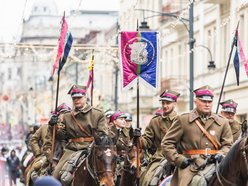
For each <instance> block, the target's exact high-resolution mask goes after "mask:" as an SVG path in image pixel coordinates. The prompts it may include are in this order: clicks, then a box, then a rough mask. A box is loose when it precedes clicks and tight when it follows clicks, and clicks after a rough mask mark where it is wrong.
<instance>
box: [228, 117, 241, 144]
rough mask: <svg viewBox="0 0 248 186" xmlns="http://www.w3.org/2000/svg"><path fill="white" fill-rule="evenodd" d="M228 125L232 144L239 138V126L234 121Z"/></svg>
mask: <svg viewBox="0 0 248 186" xmlns="http://www.w3.org/2000/svg"><path fill="white" fill-rule="evenodd" d="M229 124H230V127H231V130H232V135H233V142H235V141H236V140H237V139H238V138H239V136H240V133H241V124H240V123H239V122H238V121H236V120H233V122H232V123H230V122H229Z"/></svg>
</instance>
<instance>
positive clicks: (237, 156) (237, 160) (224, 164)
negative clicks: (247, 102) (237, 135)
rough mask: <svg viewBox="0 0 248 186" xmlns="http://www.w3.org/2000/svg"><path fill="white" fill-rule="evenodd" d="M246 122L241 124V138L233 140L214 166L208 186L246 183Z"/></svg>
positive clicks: (237, 185)
mask: <svg viewBox="0 0 248 186" xmlns="http://www.w3.org/2000/svg"><path fill="white" fill-rule="evenodd" d="M247 131H248V130H247V122H243V124H242V136H241V139H239V140H238V141H236V142H235V144H234V145H233V146H232V148H231V149H230V151H229V152H228V154H227V155H226V157H225V158H224V159H223V160H222V161H221V163H220V164H219V165H217V167H216V174H215V175H214V176H213V177H212V179H211V180H210V182H209V184H208V185H209V186H241V185H243V186H245V185H247V184H248V134H247Z"/></svg>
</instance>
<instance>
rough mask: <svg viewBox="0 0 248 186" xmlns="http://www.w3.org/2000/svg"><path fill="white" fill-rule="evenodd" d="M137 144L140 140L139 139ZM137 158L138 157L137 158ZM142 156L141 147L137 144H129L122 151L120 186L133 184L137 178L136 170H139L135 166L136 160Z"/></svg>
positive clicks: (132, 185)
mask: <svg viewBox="0 0 248 186" xmlns="http://www.w3.org/2000/svg"><path fill="white" fill-rule="evenodd" d="M139 145H141V142H140V141H139ZM138 158H139V159H138ZM142 158H143V155H142V149H141V148H139V149H138V147H137V145H133V144H130V145H129V146H128V147H127V148H126V151H125V152H124V165H123V168H122V172H121V179H120V186H127V185H128V186H135V185H136V184H137V181H139V178H138V177H137V176H139V175H137V170H138V168H139V171H141V168H140V167H137V161H138V160H139V162H140V160H141V159H142Z"/></svg>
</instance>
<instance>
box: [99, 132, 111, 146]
mask: <svg viewBox="0 0 248 186" xmlns="http://www.w3.org/2000/svg"><path fill="white" fill-rule="evenodd" d="M95 144H96V145H114V142H113V140H112V139H111V138H110V137H109V136H107V135H105V134H104V135H101V136H98V137H96V138H95Z"/></svg>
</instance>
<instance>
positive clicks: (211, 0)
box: [205, 0, 228, 4]
mask: <svg viewBox="0 0 248 186" xmlns="http://www.w3.org/2000/svg"><path fill="white" fill-rule="evenodd" d="M227 2H228V1H227V0H205V3H213V4H225V3H227Z"/></svg>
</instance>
